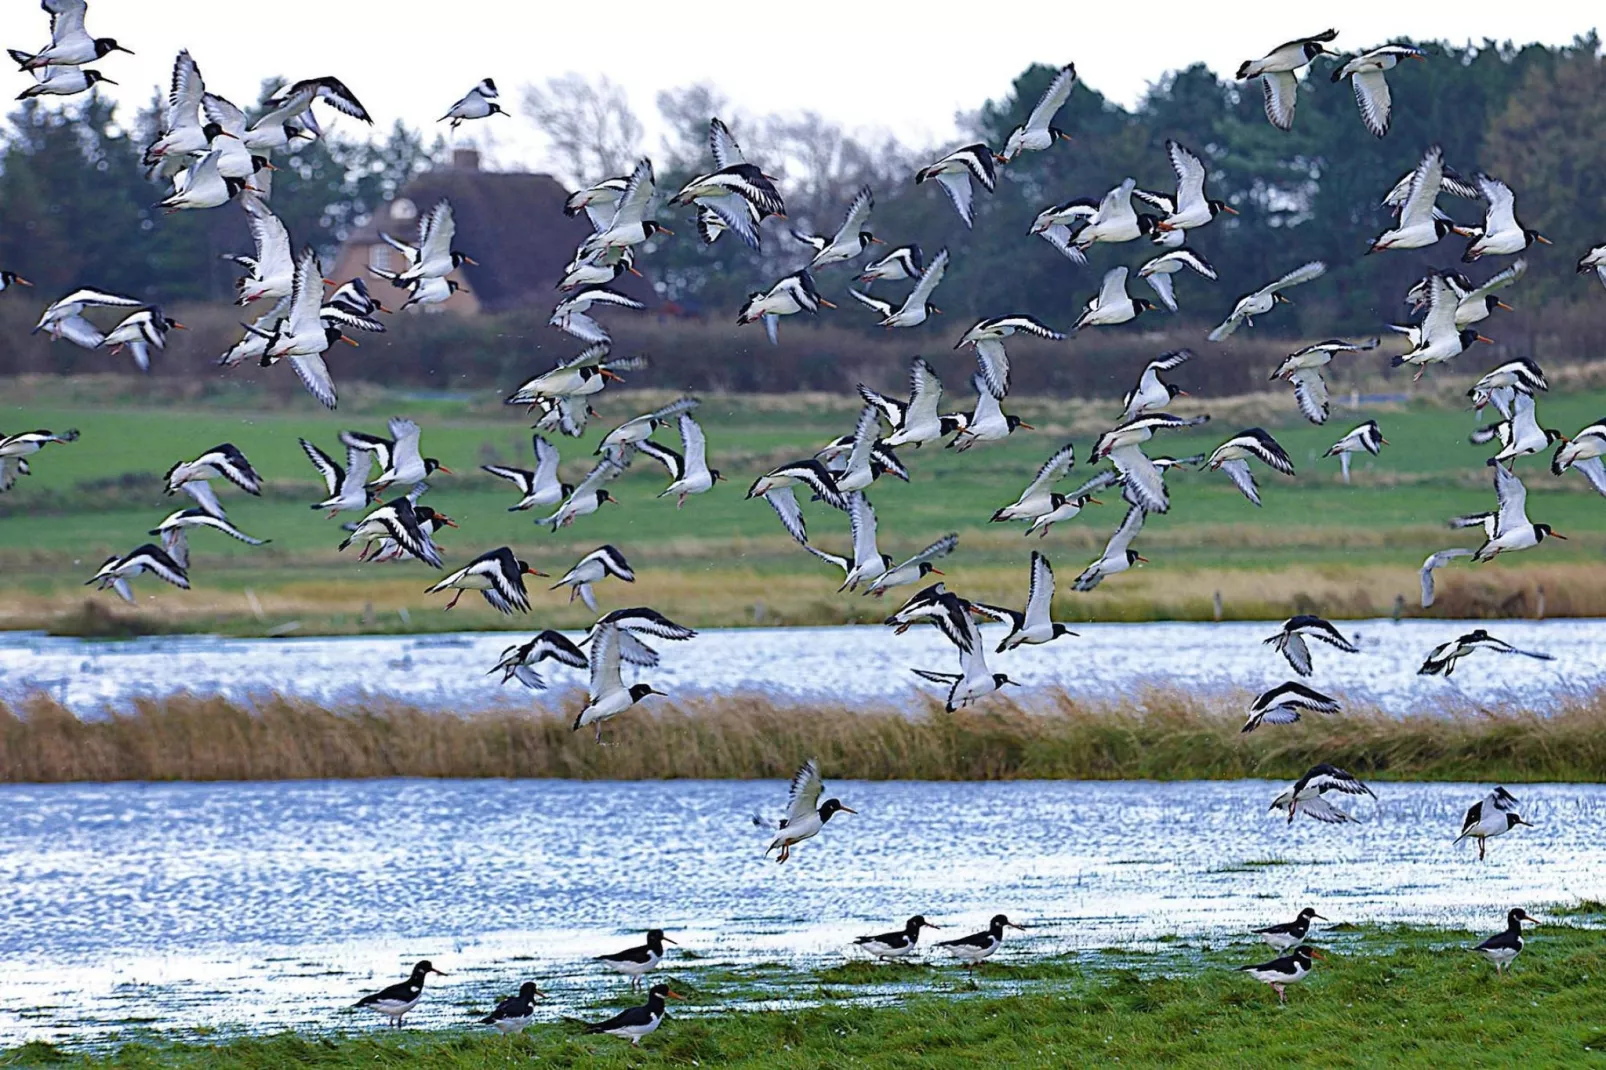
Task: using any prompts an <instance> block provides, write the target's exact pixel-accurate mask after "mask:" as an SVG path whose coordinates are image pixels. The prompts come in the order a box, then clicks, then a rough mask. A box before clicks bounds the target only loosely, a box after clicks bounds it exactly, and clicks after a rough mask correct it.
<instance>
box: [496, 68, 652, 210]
mask: <svg viewBox="0 0 1606 1070" xmlns="http://www.w3.org/2000/svg"><path fill="white" fill-rule="evenodd" d="M524 112H525V114H526V115H528V116H529V118H530V120H531V121H532V122H534V123H535V125H536V127H537V128H539V129H540V131H541V133H542V134H543V135H545V137H546V139H547V146H548V150H549V151H550V152H551V153H552V156H553V158H554V159H556V160H557V163H558V169H559V170H560V171H561V172H562V177H563V178H566V179H568V180H569V181H571V182H575V183H589V182H596V181H599V180H601V179H603V178H607V177H608V176H610V175H618V174H625V173H628V172H629V170H630V165H631V164H632V162H633V161H634V160H635V158H636V155H637V153H638V151H639V148H640V145H641V136H642V126H641V120H639V119H637V118H636V113H635V112H634V111H632V110H631V108H630V100H629V97H627V96H626V94H625V91H624V88H623V87H621V86H619V85H617V84H616V83H614V82H613V81H612V80H610V79H609V78H608V77H607V76H606V75H601V76H599V77H598V78H597V80H596V81H595V82H593V81H590V80H588V79H587V78H586V77H585V76H584V75H581V74H574V73H570V74H564V75H560V76H558V77H556V78H549V79H548V80H547V83H546V85H545V86H534V85H532V86H526V87H525V90H524Z"/></svg>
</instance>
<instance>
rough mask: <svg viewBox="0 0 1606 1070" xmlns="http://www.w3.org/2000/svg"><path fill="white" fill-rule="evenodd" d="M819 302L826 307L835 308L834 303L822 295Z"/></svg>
mask: <svg viewBox="0 0 1606 1070" xmlns="http://www.w3.org/2000/svg"><path fill="white" fill-rule="evenodd" d="M820 304H822V305H824V306H825V307H826V308H835V307H836V306H835V305H833V304H832V303H831V302H829V301H827V300H826V299H825V298H823V297H822V298H820Z"/></svg>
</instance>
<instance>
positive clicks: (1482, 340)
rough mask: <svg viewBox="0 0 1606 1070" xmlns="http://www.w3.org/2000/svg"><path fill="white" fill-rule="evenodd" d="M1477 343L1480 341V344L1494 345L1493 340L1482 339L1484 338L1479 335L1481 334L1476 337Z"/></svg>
mask: <svg viewBox="0 0 1606 1070" xmlns="http://www.w3.org/2000/svg"><path fill="white" fill-rule="evenodd" d="M1478 341H1480V342H1487V343H1488V344H1489V345H1494V339H1493V338H1485V337H1484V336H1483V335H1481V334H1480V335H1478Z"/></svg>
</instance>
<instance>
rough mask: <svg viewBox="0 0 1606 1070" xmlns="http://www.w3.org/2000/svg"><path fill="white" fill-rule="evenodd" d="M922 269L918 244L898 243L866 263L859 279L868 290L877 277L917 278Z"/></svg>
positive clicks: (893, 280) (923, 264) (888, 278)
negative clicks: (873, 261)
mask: <svg viewBox="0 0 1606 1070" xmlns="http://www.w3.org/2000/svg"><path fill="white" fill-rule="evenodd" d="M924 270H926V262H925V258H924V257H923V256H921V253H920V246H918V245H900V246H898V247H897V248H896V249H894V250H892V252H890V253H888V254H887V255H886V256H883V257H882V258H881V259H880V260H877V261H876V262H875V263H873V264H869V265H867V266H866V267H865V269H864V270H863V271H862V272H860V273H859V281H860V282H862V283H864V287H865V289H867V290H868V289H869V288H870V287H871V286H872V285H873V284H874V283H875V282H876V280H878V279H885V280H887V281H888V282H900V281H902V280H903V279H918V278H919V277H920V273H921V272H922V271H924Z"/></svg>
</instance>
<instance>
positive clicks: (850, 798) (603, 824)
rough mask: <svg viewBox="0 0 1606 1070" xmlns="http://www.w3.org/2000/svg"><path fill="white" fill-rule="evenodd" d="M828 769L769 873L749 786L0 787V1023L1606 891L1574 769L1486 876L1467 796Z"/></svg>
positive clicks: (1413, 787)
mask: <svg viewBox="0 0 1606 1070" xmlns="http://www.w3.org/2000/svg"><path fill="white" fill-rule="evenodd" d="M828 786H829V787H830V789H831V791H832V792H833V793H834V794H837V795H840V797H841V798H842V799H843V800H844V801H845V802H846V803H848V805H850V806H853V807H855V808H857V809H858V810H859V811H860V813H859V814H858V815H857V816H854V815H844V816H842V817H841V818H838V819H836V820H833V821H832V822H831V823H830V824H829V825H828V826H827V828H826V830H825V831H824V832H823V833H822V834H821V836H819V837H818V838H816V839H815V840H812V841H810V842H808V843H805V844H803V845H802V846H800V847H799V848H798V850H797V852H796V853H795V855H794V857H793V860H792V861H791V862H789V863H787V864H786V865H785V866H776V865H774V864H773V862H766V861H765V860H764V859H763V857H762V845H763V842H764V837H763V834H762V833H761V832H760V831H759V830H757V829H755V828H754V827H753V825H752V823H751V822H750V821H749V820H748V817H747V815H748V814H749V813H751V812H752V811H753V810H754V809H763V810H765V811H770V810H775V809H777V808H778V806H779V804H780V801H781V799H782V798H783V795H784V786H783V785H782V784H780V783H778V782H774V781H768V782H740V781H711V782H703V781H683V782H642V783H576V782H568V781H356V782H310V783H308V782H294V783H275V784H250V783H247V784H172V785H166V784H164V785H145V784H117V785H51V786H41V787H32V786H30V787H18V786H11V787H0V887H4V888H5V889H6V890H7V910H6V917H5V921H4V922H3V924H0V959H3V961H4V962H5V964H6V968H5V969H4V970H3V971H0V1038H4V1039H5V1040H6V1041H11V1042H16V1041H20V1040H23V1039H29V1038H38V1039H44V1040H60V1039H64V1038H68V1037H72V1038H77V1039H80V1040H82V1039H91V1040H92V1039H94V1038H96V1037H106V1036H110V1035H112V1034H114V1033H116V1032H118V1031H126V1030H128V1029H130V1028H134V1027H144V1028H153V1029H157V1030H161V1031H176V1032H179V1033H185V1032H188V1031H192V1030H195V1029H197V1028H199V1027H202V1026H209V1027H218V1028H220V1029H222V1030H223V1031H224V1032H225V1033H227V1032H232V1031H236V1030H277V1029H286V1028H294V1029H300V1030H306V1031H312V1032H317V1031H329V1030H350V1029H360V1028H371V1027H372V1025H373V1023H372V1022H370V1021H369V1020H368V1019H367V1018H365V1017H363V1016H360V1015H357V1014H355V1013H354V1012H351V1011H349V1010H348V1009H347V1008H348V1007H349V1004H350V1003H351V1002H353V1001H354V1000H355V998H356V997H357V996H358V995H360V994H362V993H363V992H365V991H369V990H372V989H375V988H377V987H381V986H382V985H384V984H388V983H390V982H392V981H394V980H398V979H400V978H401V977H402V976H404V975H405V972H406V970H407V968H408V967H409V966H410V964H411V963H412V962H413V961H414V960H415V959H418V958H426V957H427V958H430V959H432V960H433V961H434V962H435V964H436V965H437V966H439V967H440V968H441V969H444V970H447V971H450V974H451V976H449V977H447V978H443V979H440V985H439V990H438V991H435V992H433V993H432V994H431V995H430V996H429V997H428V998H426V999H425V1001H424V1003H423V1004H422V1005H421V1006H420V1007H419V1008H418V1009H417V1010H416V1011H415V1015H416V1017H412V1016H410V1018H409V1024H411V1025H415V1026H417V1027H419V1028H434V1027H441V1026H447V1025H456V1026H463V1025H466V1024H467V1023H468V1022H469V1021H471V1019H470V1018H469V1017H468V1014H469V1011H470V1009H471V1008H473V1007H475V1006H480V1007H488V1006H489V1002H488V1001H489V1000H490V999H491V998H492V997H493V996H494V995H495V994H496V993H498V992H503V993H505V992H506V991H510V990H512V989H513V988H516V987H517V984H518V982H519V981H521V980H523V979H526V978H532V977H533V978H537V979H539V980H540V981H541V982H542V983H543V987H547V988H550V989H551V990H553V991H554V992H555V994H556V995H557V997H558V999H557V1001H556V1004H555V1007H554V1009H553V1010H551V1012H550V1013H553V1014H556V1013H557V1011H558V1010H559V1009H563V1008H568V1009H570V1010H571V1011H572V1010H574V1009H577V1008H579V1007H580V1006H581V1005H582V1004H583V1003H584V1002H586V1001H588V1000H592V999H595V998H597V997H599V996H600V995H603V994H608V993H617V992H618V991H619V988H620V984H621V982H620V980H619V979H618V978H617V977H615V976H614V975H611V974H606V973H604V972H601V971H600V970H599V969H598V968H597V967H596V966H595V964H593V963H591V962H590V961H589V956H592V955H595V954H598V953H601V952H605V951H610V950H617V949H619V948H620V947H623V946H627V945H628V944H629V943H635V942H639V934H640V931H641V930H643V929H645V928H647V927H648V926H651V925H660V926H662V927H663V928H665V929H667V930H668V931H669V933H670V935H671V936H672V937H674V938H675V939H678V940H679V941H680V942H681V945H682V946H683V947H685V948H687V949H690V950H691V951H694V952H695V953H697V954H698V955H700V956H702V958H701V959H700V961H699V965H700V966H709V965H718V964H722V963H723V964H734V965H744V964H745V965H755V964H758V963H763V962H774V961H784V962H787V963H789V964H792V965H798V964H802V965H807V964H810V963H815V964H820V963H831V962H840V961H842V960H843V959H844V958H845V957H848V956H850V955H851V952H849V950H848V949H847V944H848V942H849V940H850V939H851V938H852V937H853V936H855V935H859V934H862V933H864V932H878V931H883V930H884V929H886V928H890V927H895V926H896V925H898V924H900V923H901V922H902V920H903V919H904V918H905V917H907V916H908V915H910V914H913V913H916V912H922V913H925V914H926V915H928V916H929V917H930V918H931V919H932V920H934V921H937V922H939V923H941V924H944V925H947V926H951V928H949V929H948V930H947V931H946V932H945V933H944V934H943V935H955V934H956V933H964V932H967V931H973V929H974V928H978V927H980V926H981V925H983V924H985V921H986V919H987V918H988V917H990V916H991V915H992V914H993V913H995V912H997V911H1004V912H1006V913H1008V914H1009V915H1010V916H1011V917H1012V918H1013V919H1014V920H1016V921H1020V922H1022V923H1024V924H1026V925H1028V926H1030V927H1031V928H1030V932H1029V933H1027V934H1025V935H1024V936H1022V937H1021V938H1019V939H1016V937H1015V936H1011V938H1010V939H1011V941H1012V942H1011V944H1010V945H1009V946H1008V947H1006V949H1005V951H1004V952H1002V953H1001V958H1003V959H1004V960H1008V959H1011V958H1013V959H1016V960H1019V959H1020V958H1021V957H1024V956H1030V955H1034V954H1041V953H1065V952H1076V951H1088V950H1092V949H1096V948H1103V947H1109V946H1140V945H1142V943H1143V942H1144V941H1152V940H1154V939H1155V938H1157V937H1160V936H1163V935H1166V934H1191V935H1194V936H1199V935H1201V934H1202V935H1205V936H1210V937H1225V936H1228V935H1229V934H1230V935H1232V936H1234V937H1235V938H1240V939H1241V938H1242V937H1241V934H1242V933H1243V930H1245V929H1246V928H1248V927H1250V926H1253V925H1263V924H1267V923H1269V922H1272V921H1281V920H1287V919H1289V918H1291V917H1292V915H1293V914H1294V913H1295V912H1296V911H1297V910H1298V908H1299V907H1301V906H1304V905H1307V904H1308V905H1311V906H1314V907H1316V908H1317V909H1318V910H1320V911H1321V913H1322V914H1324V915H1326V916H1327V917H1329V918H1331V919H1333V920H1334V921H1335V922H1368V921H1392V922H1420V923H1430V924H1441V925H1458V926H1467V927H1470V928H1472V929H1473V930H1474V931H1489V932H1493V931H1495V930H1496V929H1497V928H1499V926H1500V924H1501V922H1502V916H1503V913H1504V911H1505V910H1506V909H1508V908H1509V907H1511V906H1513V905H1517V904H1522V905H1525V906H1526V907H1527V908H1528V909H1530V910H1533V911H1534V912H1535V913H1542V910H1543V907H1544V905H1545V904H1547V903H1555V902H1558V901H1570V900H1573V899H1576V898H1583V897H1589V898H1596V899H1601V898H1606V887H1603V885H1606V844H1603V843H1602V841H1601V838H1600V836H1599V829H1600V828H1601V827H1602V824H1603V822H1606V787H1603V786H1597V785H1530V786H1517V785H1511V787H1512V788H1513V790H1515V791H1516V793H1517V795H1518V797H1519V798H1521V799H1522V801H1523V802H1524V804H1525V805H1524V807H1523V812H1524V814H1525V815H1526V816H1528V817H1529V818H1530V819H1531V820H1533V821H1535V822H1537V823H1538V827H1537V828H1533V829H1520V830H1518V831H1517V832H1516V833H1513V834H1512V835H1510V836H1507V837H1505V838H1502V839H1499V840H1496V841H1494V842H1493V844H1492V846H1491V858H1490V861H1489V862H1487V863H1485V864H1481V865H1480V864H1478V863H1477V862H1476V861H1475V860H1474V859H1475V849H1473V848H1470V847H1469V846H1468V845H1465V844H1463V845H1462V846H1461V847H1459V848H1452V847H1451V846H1450V840H1451V839H1452V837H1453V835H1454V833H1455V832H1456V831H1457V830H1458V829H1459V827H1460V818H1461V814H1462V812H1463V811H1464V809H1465V807H1466V806H1467V805H1468V804H1469V803H1470V802H1472V801H1473V800H1474V799H1475V798H1477V797H1479V796H1480V795H1481V794H1482V792H1484V791H1486V790H1488V787H1487V785H1467V784H1381V785H1377V786H1376V787H1377V791H1378V794H1379V795H1380V796H1381V797H1382V798H1381V801H1380V802H1379V803H1378V804H1375V805H1374V804H1373V803H1371V801H1370V800H1364V801H1362V802H1360V803H1358V804H1356V806H1355V807H1354V808H1355V810H1356V812H1357V814H1358V815H1359V816H1360V817H1361V819H1362V820H1361V822H1360V823H1359V824H1354V825H1348V826H1325V825H1316V824H1308V823H1305V822H1299V823H1296V824H1295V825H1294V826H1292V827H1289V826H1287V825H1285V824H1284V823H1283V822H1282V821H1281V820H1280V819H1279V818H1277V817H1275V816H1271V815H1268V814H1266V813H1265V810H1266V806H1267V805H1268V803H1269V801H1270V799H1271V798H1272V797H1273V795H1274V794H1275V793H1276V792H1277V791H1278V790H1279V789H1280V788H1281V787H1282V785H1277V784H1271V783H1266V782H1260V781H1238V782H1210V783H1166V784H1159V783H1081V782H1020V783H980V784H975V783H971V784H938V783H920V782H884V783H856V782H834V783H830V784H829V785H828ZM1266 863H1273V864H1266ZM1264 950H1265V949H1264V948H1259V949H1258V950H1257V949H1255V948H1252V947H1250V946H1247V945H1246V946H1245V947H1244V955H1245V960H1246V961H1258V959H1253V958H1251V956H1260V955H1261V954H1262V952H1263V951H1264ZM677 954H679V952H677ZM934 957H935V956H934ZM687 961H688V960H685V959H682V960H680V962H681V963H682V965H680V966H679V967H678V968H681V969H684V968H685V966H684V965H683V964H684V963H685V962H687ZM676 969H677V964H676V963H675V962H674V961H673V960H672V961H671V963H670V964H669V966H668V972H669V974H670V975H671V976H673V975H674V972H675V970H676ZM433 984H434V982H433V981H432V985H433ZM543 1013H546V1012H543Z"/></svg>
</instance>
